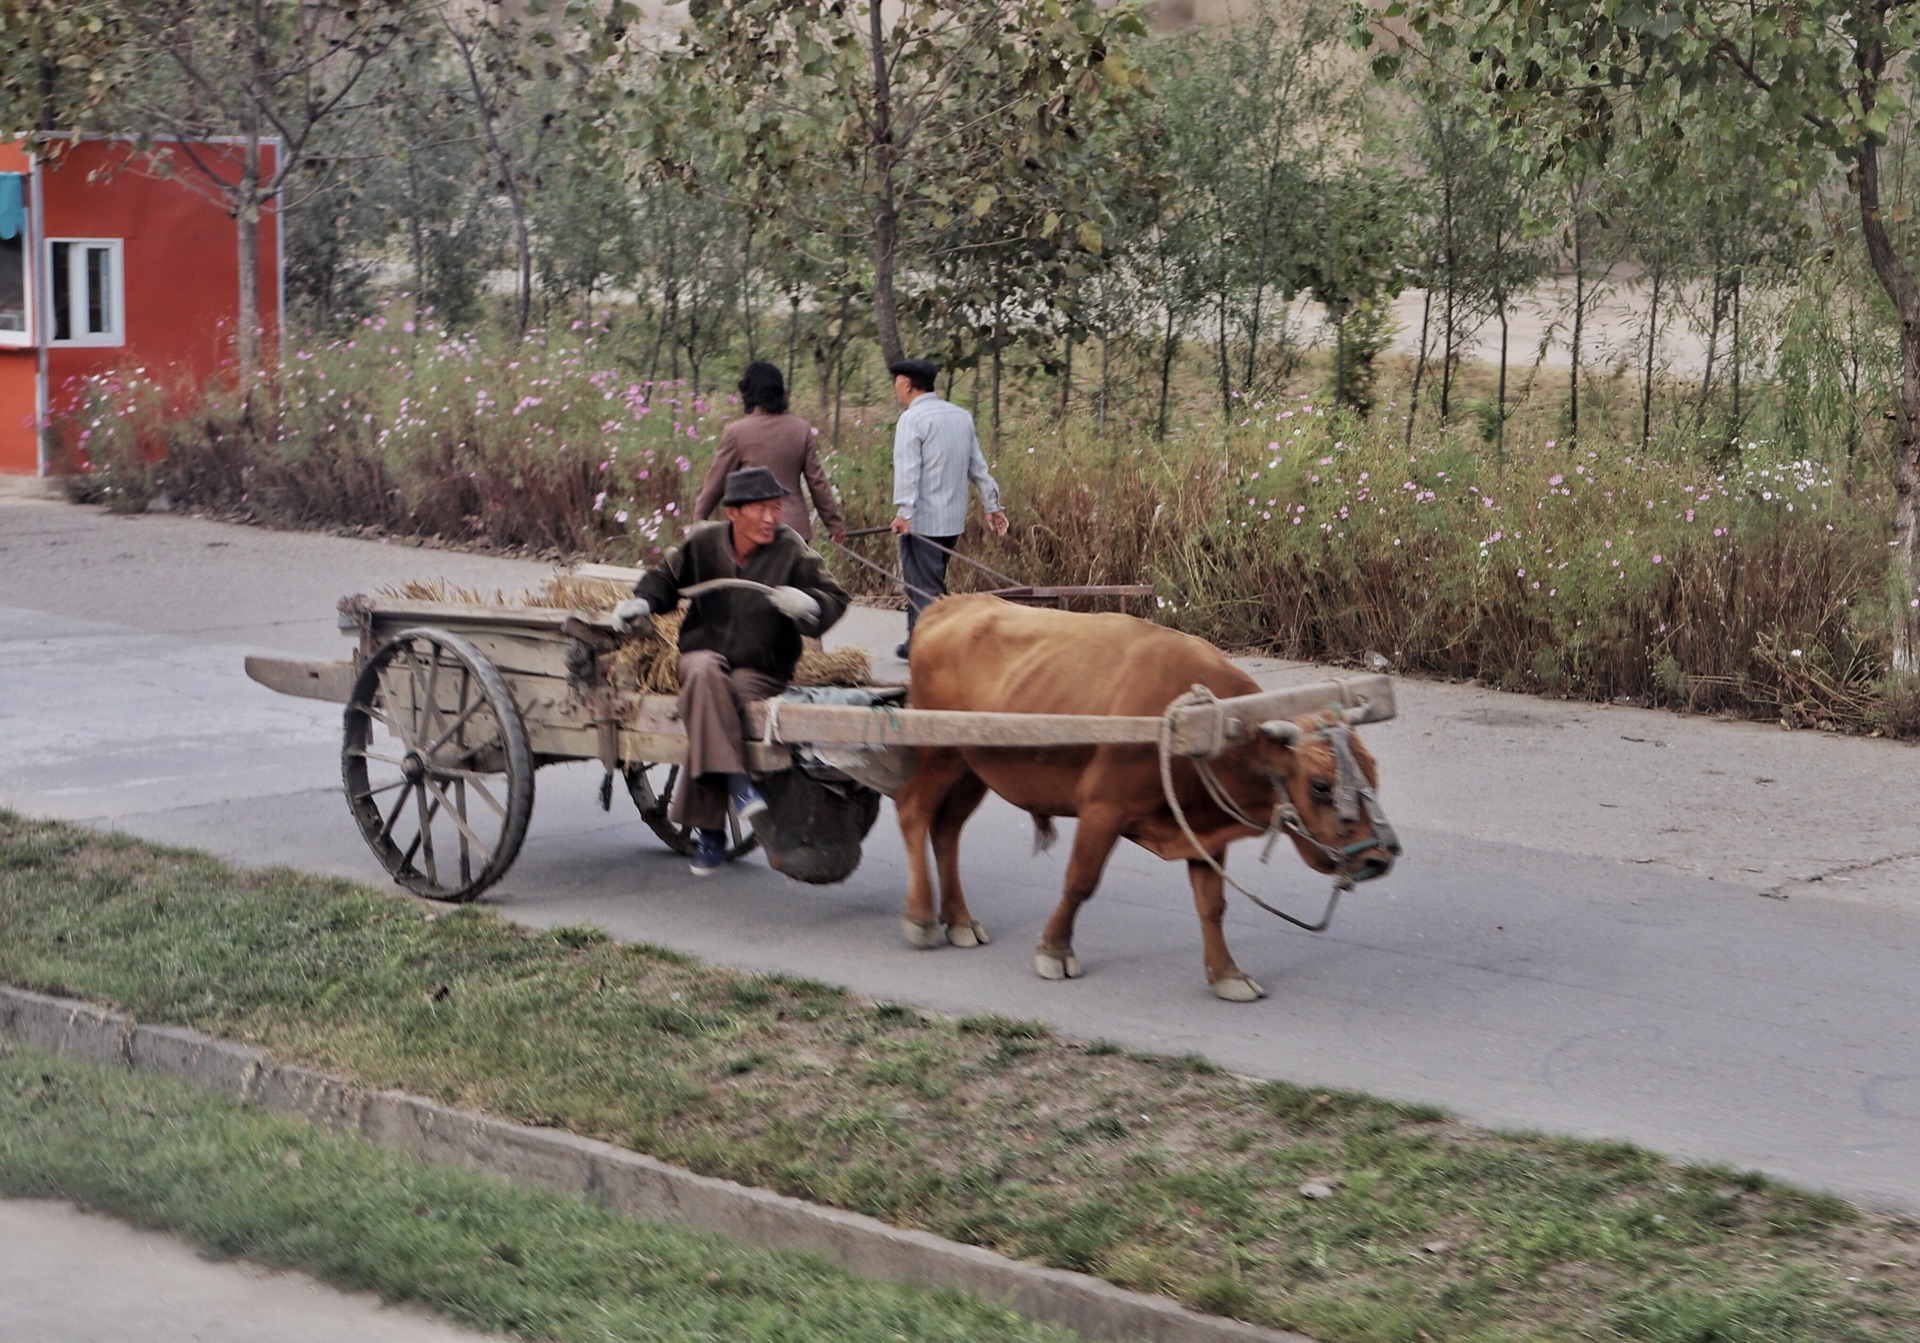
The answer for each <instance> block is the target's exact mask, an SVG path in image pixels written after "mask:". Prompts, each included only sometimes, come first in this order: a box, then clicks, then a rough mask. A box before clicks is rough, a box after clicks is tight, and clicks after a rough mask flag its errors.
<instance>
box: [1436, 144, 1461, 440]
mask: <svg viewBox="0 0 1920 1343" xmlns="http://www.w3.org/2000/svg"><path fill="white" fill-rule="evenodd" d="M1446 172H1447V178H1446V181H1445V182H1444V183H1443V185H1442V186H1441V188H1440V202H1441V205H1440V208H1441V216H1440V217H1441V220H1442V223H1441V232H1440V238H1441V246H1442V247H1443V248H1444V249H1445V250H1444V251H1443V252H1442V253H1441V255H1442V257H1444V259H1445V262H1444V266H1443V269H1442V271H1441V273H1442V274H1443V275H1445V276H1446V284H1447V288H1446V304H1445V306H1444V308H1443V309H1442V312H1441V317H1440V423H1441V424H1442V425H1443V426H1444V425H1445V424H1446V423H1447V421H1448V420H1450V419H1452V418H1453V366H1454V360H1455V358H1456V356H1455V354H1454V339H1455V333H1454V311H1453V302H1454V294H1455V291H1456V290H1457V289H1458V288H1459V280H1460V277H1459V256H1458V254H1457V252H1456V251H1455V248H1454V245H1453V170H1452V166H1451V165H1449V166H1448V168H1447V169H1446Z"/></svg>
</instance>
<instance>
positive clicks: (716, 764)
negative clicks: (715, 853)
mask: <svg viewBox="0 0 1920 1343" xmlns="http://www.w3.org/2000/svg"><path fill="white" fill-rule="evenodd" d="M786 688H787V683H786V682H785V681H783V680H781V679H780V678H779V677H777V676H769V675H768V674H767V673H765V672H763V671H754V670H753V669H752V668H750V667H735V666H734V665H733V664H731V663H730V662H728V661H727V660H726V658H724V657H722V656H721V655H720V654H718V653H715V652H712V651H710V650H708V649H699V650H696V651H695V652H691V653H682V654H681V655H680V722H681V725H682V726H683V727H685V728H686V730H687V767H686V768H685V769H684V770H682V771H681V772H680V786H679V787H678V788H676V789H675V790H674V794H673V801H672V802H671V803H670V804H669V806H668V808H667V819H668V820H670V821H672V822H673V823H674V824H675V825H691V826H695V827H698V828H699V829H701V830H723V829H725V828H726V824H727V775H729V774H741V773H744V772H745V771H746V768H747V761H746V752H745V750H744V749H743V745H742V743H743V739H744V736H745V733H744V731H743V729H742V728H741V724H740V713H741V710H742V708H743V707H744V706H745V705H747V704H750V703H752V702H753V701H754V700H762V699H772V698H773V697H774V696H775V695H777V694H779V693H780V692H781V691H782V690H785V689H786Z"/></svg>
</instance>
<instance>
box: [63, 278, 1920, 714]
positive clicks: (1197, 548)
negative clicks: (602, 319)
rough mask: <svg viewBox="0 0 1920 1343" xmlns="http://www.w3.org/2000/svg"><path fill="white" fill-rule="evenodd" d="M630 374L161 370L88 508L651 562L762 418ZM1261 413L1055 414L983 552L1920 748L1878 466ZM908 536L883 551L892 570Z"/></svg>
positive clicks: (536, 366)
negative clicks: (182, 511)
mask: <svg viewBox="0 0 1920 1343" xmlns="http://www.w3.org/2000/svg"><path fill="white" fill-rule="evenodd" d="M621 357H622V350H621V347H620V342H619V339H618V338H617V335H615V334H614V333H610V332H609V331H607V330H606V329H605V328H588V327H586V326H584V325H583V326H580V327H579V328H578V329H575V330H570V331H567V332H562V333H549V334H548V335H546V336H544V337H541V338H538V339H536V340H533V341H530V342H527V343H524V344H513V343H508V342H505V341H496V340H489V339H481V338H475V337H468V336H453V335H449V334H447V333H445V332H440V331H434V330H430V329H425V328H419V329H413V328H412V324H411V323H409V322H406V321H404V320H401V319H399V318H397V317H391V316H388V315H387V314H384V313H383V314H381V315H376V316H375V317H373V318H369V319H368V320H367V321H366V322H365V323H364V324H363V325H362V326H361V327H360V328H359V329H358V330H357V331H356V332H355V334H354V335H353V336H351V337H348V338H342V339H340V340H336V341H334V342H332V343H330V344H327V345H324V346H320V347H317V348H313V349H298V350H295V351H293V352H292V353H291V354H290V356H289V357H288V358H287V360H286V361H285V363H286V367H285V370H284V372H283V373H282V375H281V378H280V381H279V384H278V386H277V389H275V390H274V393H273V394H272V395H268V393H267V391H266V390H265V389H263V390H261V391H260V392H258V393H256V396H255V397H254V399H253V405H252V407H251V408H249V407H247V406H245V405H242V404H241V402H240V400H239V398H238V397H237V396H235V395H233V394H232V393H229V392H223V391H220V390H218V389H215V390H213V391H210V392H207V393H204V394H202V395H201V396H200V398H199V399H198V400H197V401H195V400H194V399H193V397H192V396H191V395H190V394H188V393H186V392H182V391H180V390H177V389H168V388H165V387H162V386H160V385H158V384H157V383H156V382H155V381H154V380H153V379H151V378H150V377H149V376H147V375H145V374H142V373H140V372H139V371H138V370H132V371H129V372H126V373H122V374H114V375H108V376H103V377H101V378H98V379H95V380H94V381H93V382H91V383H89V384H88V387H87V390H86V395H85V397H84V398H83V400H82V402H81V404H80V405H79V407H78V408H77V409H76V410H75V411H73V412H72V413H71V414H69V415H68V416H66V417H65V419H64V421H63V425H62V428H63V430H64V433H65V435H66V437H67V440H68V441H69V442H70V443H71V444H72V445H73V446H74V447H75V449H76V450H77V451H78V452H80V453H82V454H84V458H85V460H86V462H87V463H89V464H90V470H89V472H88V473H87V474H86V475H84V476H83V477H81V478H80V479H81V480H82V481H83V482H84V484H83V490H84V491H89V492H91V493H92V495H93V496H94V497H98V498H100V499H102V500H103V501H104V502H107V503H108V504H109V505H111V506H117V507H134V508H137V507H141V506H144V504H145V503H146V501H147V500H149V499H152V498H154V497H155V496H156V495H157V494H159V493H160V492H162V491H164V492H166V493H168V494H169V495H170V496H171V497H172V498H173V499H174V500H175V501H176V502H178V503H181V504H194V505H198V506H202V507H208V508H212V509H216V510H222V511H227V512H230V513H238V514H243V515H245V516H249V517H252V518H256V519H259V520H262V521H267V522H271V523H275V524H278V525H287V526H306V527H311V526H326V527H334V528H340V529H348V530H371V531H379V532H384V533H391V534H396V535H404V536H417V537H426V538H432V537H438V538H440V539H441V540H443V541H445V542H458V543H464V544H482V545H488V546H494V547H510V548H516V549H520V550H527V551H533V552H537V553H552V554H556V555H558V554H571V555H579V556H590V557H595V558H611V559H621V560H627V561H641V562H644V561H645V560H646V559H647V558H648V557H649V556H650V555H652V554H654V553H656V552H657V551H658V550H659V549H660V548H661V547H662V546H664V545H667V544H671V543H672V541H673V540H674V539H675V538H677V536H678V535H679V533H680V530H681V528H682V526H683V524H684V522H685V520H686V510H687V508H688V507H689V505H690V503H691V500H692V496H693V492H694V489H695V488H696V486H697V482H698V480H699V475H700V473H701V472H702V471H703V470H704V469H705V467H706V465H707V463H708V462H709V461H710V460H711V453H712V451H713V445H714V443H715V442H716V441H717V439H718V436H719V431H720V427H721V425H722V424H723V423H724V422H725V421H726V420H728V419H730V418H732V417H733V416H735V415H737V414H738V409H737V406H736V405H734V404H733V398H707V397H701V396H696V395H694V394H693V393H692V392H691V391H690V390H689V389H688V388H687V387H686V386H685V385H684V384H681V383H678V382H672V381H662V382H654V383H651V384H649V383H646V382H644V381H640V380H637V379H634V378H631V377H629V376H628V375H626V374H624V373H622V372H619V371H618V370H619V368H620V366H621ZM800 409H801V410H802V412H803V413H805V411H806V408H805V407H800ZM1238 409H1239V411H1240V414H1239V416H1238V418H1237V421H1236V422H1231V423H1227V424H1220V423H1218V422H1201V423H1197V424H1195V423H1190V424H1189V425H1188V426H1187V427H1186V428H1185V430H1184V433H1183V435H1181V436H1177V437H1175V438H1173V439H1170V440H1168V441H1165V442H1162V441H1158V440H1155V439H1153V438H1150V437H1148V436H1147V434H1146V432H1145V431H1144V430H1140V429H1133V430H1127V429H1122V428H1120V427H1118V426H1114V427H1110V428H1108V429H1106V430H1102V429H1101V428H1100V427H1099V426H1098V425H1097V424H1096V423H1095V421H1093V420H1092V419H1090V418H1085V417H1066V418H1055V419H1053V420H1052V421H1051V422H1050V423H1049V422H1047V421H1046V419H1045V418H1044V417H1043V416H1042V415H1041V414H1040V413H1039V412H1038V410H1037V408H1036V411H1035V413H1034V414H1033V415H1032V416H1030V417H1029V419H1028V422H1027V427H1024V428H1016V429H1013V430H1012V431H1010V432H1009V433H1007V434H1006V436H1005V438H1004V439H1003V442H1002V446H1001V448H1000V449H999V450H998V452H997V453H996V454H995V459H994V461H993V463H992V466H993V470H994V473H995V475H996V477H997V478H998V480H999V482H1000V484H1001V487H1002V490H1003V492H1004V494H1005V498H1006V501H1007V503H1008V506H1009V508H1010V510H1011V516H1012V519H1013V524H1014V526H1013V532H1012V535H1011V536H1009V537H1008V538H1006V539H1004V540H1000V539H995V538H988V537H986V536H985V535H984V534H981V533H980V532H979V525H978V523H977V522H976V523H975V524H974V529H975V530H974V534H973V535H971V536H969V537H968V538H967V539H966V540H965V541H963V543H962V546H961V548H962V550H963V551H964V552H965V553H966V554H967V555H969V556H971V557H973V558H975V559H978V560H980V561H982V562H983V563H985V564H986V565H988V566H990V567H991V568H992V569H994V570H996V571H998V572H999V573H1000V574H1004V575H1006V576H1008V577H1009V578H1013V579H1016V580H1018V581H1023V582H1034V583H1039V582H1047V583H1059V584H1096V583H1117V582H1141V581H1150V582H1151V583H1152V584H1153V586H1154V588H1155V594H1156V595H1155V598H1154V609H1153V611H1152V614H1153V615H1154V616H1155V618H1157V619H1159V620H1161V621H1163V622H1165V623H1167V624H1170V625H1174V626H1176V627H1178V628H1181V629H1185V630H1188V631H1190V632H1192V633H1194V634H1198V635H1200V636H1202V637H1204V638H1207V639H1210V640H1213V641H1214V642H1217V643H1220V644H1223V645H1226V646H1229V647H1234V648H1242V649H1252V650H1259V651H1266V652H1271V653H1275V654H1279V655H1282V656H1286V657H1294V658H1302V659H1311V660H1317V661H1325V662H1331V663H1336V664H1338V663H1350V662H1358V661H1366V662H1368V663H1374V664H1377V662H1378V659H1380V658H1385V659H1386V660H1387V661H1388V662H1389V663H1391V664H1392V665H1393V666H1395V667H1396V668H1398V669H1401V670H1405V671H1413V672H1421V673H1426V674H1431V675H1440V676H1448V677H1477V678H1479V679H1481V680H1482V681H1484V682H1486V683H1488V684H1490V685H1494V686H1499V687H1502V688H1505V689H1510V690H1521V691H1533V692H1539V693H1547V694H1555V695H1567V696H1576V697H1587V698H1608V699H1621V698H1624V699H1628V700H1632V701H1634V702H1639V703H1648V704H1661V705H1671V706H1676V707H1684V708H1688V709H1693V710H1698V711H1726V712H1733V713H1739V714H1744V715H1749V716H1757V717H1766V718H1780V719H1784V720H1785V721H1787V722H1788V723H1790V724H1793V725H1796V726H1835V727H1846V728H1849V729H1856V728H1857V729H1867V730H1879V731H1885V732H1895V733H1901V734H1911V733H1914V732H1915V731H1920V692H1916V690H1915V688H1914V687H1913V686H1912V685H1911V684H1909V683H1908V682H1906V681H1901V680H1899V679H1898V678H1889V677H1888V675H1887V672H1886V668H1887V665H1888V648H1889V643H1888V638H1887V633H1886V627H1885V610H1886V602H1885V600H1884V592H1883V585H1884V583H1885V581H1886V565H1885V554H1886V542H1887V539H1888V535H1889V532H1888V526H1887V523H1886V522H1885V519H1886V517H1887V516H1888V514H1889V513H1890V511H1891V510H1890V509H1889V508H1888V507H1887V499H1888V497H1889V490H1890V483H1889V482H1887V481H1885V480H1881V479H1876V478H1872V477H1871V476H1869V475H1867V474H1865V473H1863V472H1862V471H1861V469H1860V467H1859V464H1858V462H1855V463H1854V473H1853V475H1851V476H1850V477H1847V478H1842V477H1840V476H1836V475H1835V474H1834V473H1833V472H1832V471H1831V470H1830V469H1829V468H1828V466H1827V465H1826V464H1824V463H1823V462H1821V461H1817V460H1813V459H1809V458H1807V457H1805V456H1800V457H1787V456H1786V455H1785V454H1783V453H1781V452H1780V451H1778V450H1777V449H1775V448H1774V447H1773V446H1772V445H1770V444H1767V443H1764V442H1759V441H1750V442H1745V443H1742V444H1740V445H1739V452H1738V453H1737V455H1735V456H1733V457H1731V458H1726V457H1724V456H1722V455H1721V454H1719V453H1712V454H1709V453H1704V452H1702V453H1700V454H1698V455H1694V454H1690V453H1689V452H1688V451H1687V450H1686V449H1685V448H1684V447H1674V448H1665V447H1662V448H1659V449H1652V448H1649V449H1642V450H1626V449H1607V450H1601V449H1598V448H1594V447H1592V446H1586V445H1583V446H1582V447H1581V448H1580V449H1578V450H1569V449H1568V448H1567V447H1565V446H1564V445H1561V444H1559V443H1557V442H1556V441H1555V440H1553V439H1552V438H1546V437H1538V436H1531V435H1528V434H1526V433H1524V432H1523V431H1522V430H1521V429H1520V427H1519V425H1518V423H1517V422H1516V424H1515V425H1511V426H1510V432H1509V434H1508V441H1507V450H1506V452H1505V454H1504V455H1496V454H1495V453H1493V452H1492V451H1491V450H1490V449H1488V448H1487V447H1486V445H1485V444H1484V443H1483V442H1481V441H1480V436H1479V434H1478V433H1477V431H1476V428H1475V426H1473V425H1472V424H1470V423H1463V424H1459V425H1456V426H1455V427H1454V428H1453V429H1451V430H1435V429H1428V430H1426V431H1425V432H1424V433H1422V434H1419V435H1417V436H1416V437H1415V438H1414V439H1413V442H1412V446H1411V448H1410V449H1409V448H1408V447H1407V446H1405V425H1404V420H1402V419H1401V418H1400V414H1399V413H1398V412H1396V411H1395V410H1394V408H1393V405H1392V403H1391V402H1389V403H1388V404H1387V406H1386V407H1385V409H1384V410H1383V412H1382V413H1381V414H1380V415H1379V416H1374V417H1362V416H1359V415H1357V414H1355V413H1354V412H1352V411H1350V410H1344V409H1336V408H1335V407H1333V406H1331V405H1329V404H1324V403H1322V402H1320V401H1319V400H1317V399H1316V398H1313V397H1310V396H1283V397H1277V398H1266V399H1251V398H1241V399H1240V404H1239V407H1238ZM892 422H893V414H892V411H891V408H886V409H883V410H882V411H880V412H879V413H875V411H874V410H873V409H872V408H871V407H864V408H850V409H849V412H848V413H847V415H846V417H845V420H844V421H843V443H844V446H843V448H842V449H840V450H839V451H837V452H835V451H833V450H828V451H827V452H825V453H823V457H824V459H825V461H826V464H827V468H828V473H829V476H830V477H831V478H832V479H833V481H834V484H835V487H836V489H838V490H839V492H840V493H841V495H842V498H843V501H844V503H845V505H846V511H847V514H848V518H849V521H850V522H851V523H852V524H853V525H855V526H859V525H861V524H862V523H866V524H878V523H880V522H883V521H884V520H885V519H886V518H887V517H888V516H890V514H891V511H892V506H891V498H892V494H891V485H892V472H891V455H890V451H889V444H890V438H891V429H892ZM1591 442H1592V440H1591V439H1589V440H1588V444H1591ZM1722 462H1728V463H1730V464H1725V465H1722V464H1720V463H1722ZM1849 484H1850V485H1851V489H1849V488H1848V486H1849ZM890 541H891V539H890V538H886V537H878V538H874V539H873V540H872V541H870V542H868V543H866V548H865V549H864V550H863V551H862V553H863V554H865V555H866V556H867V557H868V558H869V559H870V560H872V561H874V562H876V563H878V564H881V565H882V566H887V565H890V564H891V561H892V545H891V543H890ZM860 544H861V543H859V542H856V543H855V545H856V546H859V545H860ZM836 568H837V569H838V571H839V572H840V574H841V576H842V579H843V581H845V582H846V583H847V586H848V587H849V588H851V589H853V590H855V591H864V592H869V593H872V592H881V591H885V590H886V589H887V584H886V582H885V580H884V579H882V578H880V577H879V576H878V575H876V574H875V573H873V572H872V571H871V570H868V569H863V568H859V567H856V566H855V565H854V564H852V563H851V562H844V561H841V562H837V563H836ZM951 576H952V579H953V583H954V587H955V588H956V590H962V591H964V590H969V589H975V590H977V589H983V588H986V589H990V588H993V587H996V586H1001V585H1002V584H1003V582H1004V580H1003V579H1002V578H999V577H996V576H995V575H993V574H988V573H983V572H979V571H976V570H974V569H972V568H970V567H968V566H965V565H955V566H954V569H953V571H952V575H951Z"/></svg>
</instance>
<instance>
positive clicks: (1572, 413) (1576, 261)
mask: <svg viewBox="0 0 1920 1343" xmlns="http://www.w3.org/2000/svg"><path fill="white" fill-rule="evenodd" d="M1586 315H1587V251H1586V238H1585V237H1584V236H1583V235H1582V232H1581V229H1580V197H1579V195H1578V193H1577V191H1576V194H1575V195H1574V198H1573V345H1572V348H1571V351H1570V355H1571V358H1570V360H1569V367H1568V369H1567V449H1568V451H1572V449H1573V446H1574V445H1575V444H1576V443H1578V442H1579V441H1580V326H1581V323H1582V322H1584V321H1585V320H1586Z"/></svg>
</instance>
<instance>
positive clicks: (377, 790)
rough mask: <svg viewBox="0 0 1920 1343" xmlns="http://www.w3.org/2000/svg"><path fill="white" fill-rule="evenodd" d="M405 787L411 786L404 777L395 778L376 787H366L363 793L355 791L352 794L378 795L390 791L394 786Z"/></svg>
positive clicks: (358, 795)
mask: <svg viewBox="0 0 1920 1343" xmlns="http://www.w3.org/2000/svg"><path fill="white" fill-rule="evenodd" d="M407 787H411V785H410V784H408V782H407V781H406V780H405V779H395V780H394V781H393V782H392V783H383V784H380V785H378V786H377V787H374V788H369V789H367V791H366V792H364V793H355V794H354V796H355V797H379V796H380V794H382V793H391V792H392V791H393V790H394V789H396V788H407Z"/></svg>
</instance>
